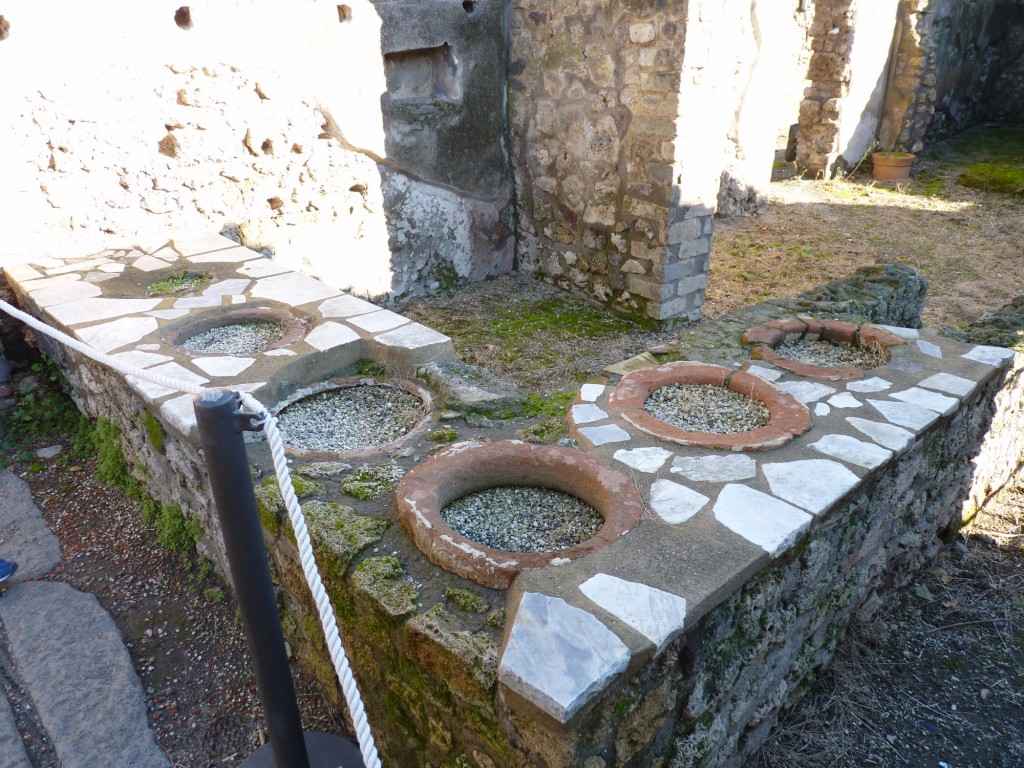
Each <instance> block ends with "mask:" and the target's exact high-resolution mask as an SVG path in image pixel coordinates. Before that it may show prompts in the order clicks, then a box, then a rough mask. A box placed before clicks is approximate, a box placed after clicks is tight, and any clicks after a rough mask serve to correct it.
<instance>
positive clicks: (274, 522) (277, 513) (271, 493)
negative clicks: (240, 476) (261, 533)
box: [253, 479, 285, 537]
mask: <svg viewBox="0 0 1024 768" xmlns="http://www.w3.org/2000/svg"><path fill="white" fill-rule="evenodd" d="M253 492H254V494H255V495H256V511H257V512H258V513H259V516H260V523H262V524H263V528H264V530H266V531H267V532H268V533H269V534H270V535H271V536H274V537H277V536H278V535H279V534H280V533H281V518H283V517H284V515H285V507H284V501H283V500H282V498H281V492H280V491H279V490H278V489H277V483H276V481H274V480H273V479H268V481H264V482H263V484H261V485H258V486H256V487H255V488H254V489H253Z"/></svg>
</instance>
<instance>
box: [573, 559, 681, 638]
mask: <svg viewBox="0 0 1024 768" xmlns="http://www.w3.org/2000/svg"><path fill="white" fill-rule="evenodd" d="M580 592H582V593H583V594H584V595H586V596H587V597H588V598H589V599H590V600H592V601H593V602H594V603H595V604H596V605H598V606H600V607H601V608H603V609H604V610H606V611H608V613H610V614H612V615H613V616H615V617H616V618H617V619H619V620H620V621H621V622H622V623H624V624H627V625H628V626H630V627H632V628H633V629H635V630H636V631H637V632H639V633H640V634H641V635H643V636H644V637H646V638H647V639H648V640H650V641H651V642H652V643H654V645H655V647H657V649H658V653H660V652H661V651H663V650H664V649H665V646H666V645H667V644H668V642H669V641H670V640H671V639H672V638H673V637H675V636H676V635H678V634H679V632H681V631H682V629H683V624H684V623H685V621H686V599H685V598H683V597H680V596H679V595H673V594H672V593H671V592H665V591H664V590H661V589H657V588H655V587H651V586H648V585H647V584H641V583H639V582H636V581H626V580H625V579H620V578H618V577H617V576H611V575H609V574H607V573H598V574H595V575H594V576H591V577H590V578H589V579H587V580H586V581H585V582H583V583H582V584H580Z"/></svg>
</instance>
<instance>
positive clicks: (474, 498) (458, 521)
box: [441, 485, 604, 552]
mask: <svg viewBox="0 0 1024 768" xmlns="http://www.w3.org/2000/svg"><path fill="white" fill-rule="evenodd" d="M441 518H442V519H443V520H444V521H445V522H446V523H448V525H450V526H451V527H452V528H453V529H454V530H455V531H458V532H459V533H461V534H462V535H463V536H465V537H466V538H468V539H472V540H473V541H477V542H479V543H481V544H486V545H487V546H489V547H493V548H494V549H503V550H505V551H507V552H554V551H556V550H559V549H566V548H568V547H572V546H575V545H576V544H579V543H580V542H581V541H585V540H586V539H589V538H590V537H591V536H593V535H594V534H595V533H597V531H598V529H599V528H600V527H601V525H602V524H603V523H604V518H602V517H601V513H600V512H598V511H597V510H596V509H594V508H593V507H592V506H590V505H589V504H587V503H586V502H585V501H582V500H580V499H577V498H576V497H575V496H570V495H569V494H568V493H562V492H561V491H555V490H552V489H550V488H529V487H525V486H511V485H500V486H497V487H495V488H487V489H485V490H483V491H476V492H474V493H468V494H466V495H465V496H463V497H462V498H460V499H456V500H455V501H453V502H451V503H450V504H448V506H446V507H445V508H444V509H443V510H441Z"/></svg>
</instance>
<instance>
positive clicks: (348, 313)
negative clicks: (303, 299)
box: [317, 293, 380, 317]
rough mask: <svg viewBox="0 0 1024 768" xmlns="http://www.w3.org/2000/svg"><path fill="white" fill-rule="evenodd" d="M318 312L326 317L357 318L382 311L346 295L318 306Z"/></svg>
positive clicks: (368, 303)
mask: <svg viewBox="0 0 1024 768" xmlns="http://www.w3.org/2000/svg"><path fill="white" fill-rule="evenodd" d="M317 310H319V312H320V314H321V315H323V316H324V317H355V316H356V315H368V314H370V313H371V312H377V311H378V310H380V307H378V306H376V305H375V304H371V303H370V302H368V301H364V300H363V299H359V298H356V297H355V296H350V295H348V294H347V293H346V294H344V295H342V296H335V297H334V298H333V299H328V300H327V301H325V302H324V303H323V304H321V305H320V306H318V307H317Z"/></svg>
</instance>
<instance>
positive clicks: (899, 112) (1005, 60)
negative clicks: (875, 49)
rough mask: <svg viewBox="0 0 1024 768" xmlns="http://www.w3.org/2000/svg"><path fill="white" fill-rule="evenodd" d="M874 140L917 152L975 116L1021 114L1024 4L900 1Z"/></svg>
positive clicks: (1004, 118)
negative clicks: (888, 82)
mask: <svg viewBox="0 0 1024 768" xmlns="http://www.w3.org/2000/svg"><path fill="white" fill-rule="evenodd" d="M898 34H899V38H898V46H897V49H896V50H897V56H896V58H895V60H894V64H893V86H894V87H893V88H892V90H891V92H890V95H889V97H888V98H887V100H886V106H885V109H886V121H885V126H884V130H883V133H882V136H881V140H880V144H881V146H882V148H883V149H890V148H892V147H893V146H895V147H896V148H898V149H904V150H908V151H912V152H918V151H920V150H921V149H923V148H924V147H925V146H926V145H927V144H929V143H931V142H933V141H936V140H938V139H941V138H943V137H946V136H950V135H953V134H955V133H957V132H959V131H961V130H963V129H964V128H967V127H969V126H970V125H973V124H975V123H976V122H979V121H984V120H993V121H996V122H1015V121H1019V120H1020V119H1021V116H1022V114H1024V106H1022V103H1024V102H1022V99H1024V85H1022V83H1024V69H1022V65H1021V45H1022V42H1024V4H1022V3H1020V2H1017V1H1016V0H997V1H996V2H981V1H980V0H932V1H931V2H924V0H904V1H903V2H902V3H901V4H900V23H899V27H898Z"/></svg>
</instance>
